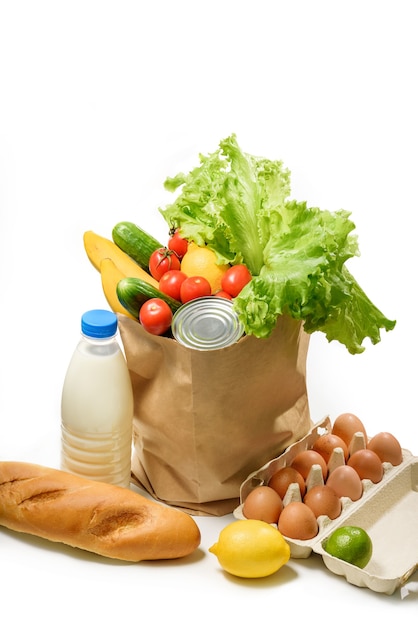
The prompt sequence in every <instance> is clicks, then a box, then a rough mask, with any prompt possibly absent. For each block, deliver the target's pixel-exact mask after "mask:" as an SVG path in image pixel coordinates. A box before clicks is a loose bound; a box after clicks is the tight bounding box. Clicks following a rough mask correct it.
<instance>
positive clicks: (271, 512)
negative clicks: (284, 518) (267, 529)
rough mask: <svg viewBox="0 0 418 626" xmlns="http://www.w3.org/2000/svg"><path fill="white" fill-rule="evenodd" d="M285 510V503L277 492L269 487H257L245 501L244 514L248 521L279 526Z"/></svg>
mask: <svg viewBox="0 0 418 626" xmlns="http://www.w3.org/2000/svg"><path fill="white" fill-rule="evenodd" d="M282 510H283V501H282V499H281V497H280V496H279V494H278V493H277V491H274V489H272V488H271V487H268V486H267V485H260V487H256V488H255V489H253V490H252V491H250V493H249V494H248V496H247V497H246V498H245V500H244V504H243V507H242V512H243V515H244V517H246V518H247V519H257V520H262V521H263V522H267V523H268V524H277V521H278V519H279V517H280V514H281V512H282Z"/></svg>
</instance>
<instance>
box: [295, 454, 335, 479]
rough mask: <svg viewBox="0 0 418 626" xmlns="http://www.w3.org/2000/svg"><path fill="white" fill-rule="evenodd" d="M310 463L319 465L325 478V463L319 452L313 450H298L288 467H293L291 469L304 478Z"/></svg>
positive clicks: (310, 466) (309, 469) (309, 468)
mask: <svg viewBox="0 0 418 626" xmlns="http://www.w3.org/2000/svg"><path fill="white" fill-rule="evenodd" d="M312 465H319V466H320V467H321V470H322V476H323V479H324V480H325V479H326V477H327V473H328V468H327V464H326V463H325V461H324V458H323V457H322V456H321V455H320V454H319V452H315V450H303V451H302V452H299V453H298V454H297V455H296V456H295V458H294V459H293V461H292V462H291V464H290V467H293V469H295V470H296V471H297V472H299V474H300V475H301V476H302V478H303V479H304V480H306V479H307V478H308V476H309V472H310V471H311V468H312Z"/></svg>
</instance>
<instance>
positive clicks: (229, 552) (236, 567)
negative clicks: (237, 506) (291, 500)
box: [209, 519, 290, 578]
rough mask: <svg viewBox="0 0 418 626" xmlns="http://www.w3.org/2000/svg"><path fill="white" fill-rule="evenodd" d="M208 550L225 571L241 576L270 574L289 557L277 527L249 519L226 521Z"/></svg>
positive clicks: (287, 545)
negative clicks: (227, 522) (216, 539)
mask: <svg viewBox="0 0 418 626" xmlns="http://www.w3.org/2000/svg"><path fill="white" fill-rule="evenodd" d="M209 552H211V553H212V554H214V555H215V556H216V557H217V559H218V561H219V564H220V565H221V566H222V568H223V569H224V570H225V571H226V572H229V574H233V575H234V576H240V577H241V578H262V577H264V576H270V575H271V574H274V573H275V572H277V571H278V570H279V569H280V568H281V567H282V566H283V565H285V564H286V563H287V562H288V560H289V558H290V547H289V544H288V543H287V542H286V541H285V539H284V537H283V535H282V534H281V533H280V532H279V531H278V530H277V528H275V527H274V526H272V525H271V524H268V523H267V522H262V521H260V520H250V519H247V520H237V521H236V522H232V523H231V524H228V526H226V527H225V528H224V529H223V530H221V532H220V534H219V538H218V541H217V542H216V543H215V544H214V545H213V546H212V547H211V548H209Z"/></svg>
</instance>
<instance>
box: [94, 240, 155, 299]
mask: <svg viewBox="0 0 418 626" xmlns="http://www.w3.org/2000/svg"><path fill="white" fill-rule="evenodd" d="M83 242H84V249H85V251H86V253H87V256H88V258H89V259H90V261H91V263H92V264H93V266H94V267H95V268H96V270H98V271H99V272H101V267H100V266H101V263H102V261H103V259H111V260H112V261H113V263H114V264H115V266H116V267H117V269H118V270H119V271H120V272H121V273H122V274H123V276H122V278H125V277H131V278H140V279H141V280H144V281H146V282H147V283H149V284H150V285H152V286H153V287H155V288H157V289H158V282H157V281H156V280H155V279H154V278H153V277H152V276H151V275H150V274H148V272H146V271H145V270H143V269H142V267H140V266H139V265H138V263H136V262H135V261H134V260H133V259H132V258H131V257H130V256H129V255H128V254H126V252H124V251H123V250H121V249H120V248H119V247H118V246H117V245H116V244H115V243H114V242H113V241H112V240H111V239H106V237H101V236H100V235H97V234H96V233H95V232H93V231H92V230H88V231H86V232H85V233H84V235H83ZM115 293H116V292H115Z"/></svg>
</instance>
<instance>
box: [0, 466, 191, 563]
mask: <svg viewBox="0 0 418 626" xmlns="http://www.w3.org/2000/svg"><path fill="white" fill-rule="evenodd" d="M0 524H1V525H3V526H5V527H7V528H10V529H11V530H15V531H18V532H23V533H29V534H31V535H36V536H38V537H43V538H44V539H49V540H51V541H56V542H61V543H65V544H67V545H70V546H72V547H76V548H82V549H84V550H88V551H90V552H95V553H96V554H100V555H102V556H106V557H110V558H114V559H122V560H125V561H143V560H157V559H175V558H179V557H182V556H186V555H187V554H191V553H192V552H193V551H194V550H195V549H196V548H197V547H198V546H199V544H200V531H199V528H198V526H197V525H196V523H195V521H194V519H193V518H192V517H191V516H190V515H188V514H187V513H185V512H183V511H179V510H177V509H174V508H169V507H167V506H165V505H163V504H160V503H158V502H155V501H152V500H149V499H147V498H145V497H143V496H141V495H140V494H138V493H136V492H134V491H131V490H130V489H125V488H123V487H116V486H112V485H108V484H105V483H101V482H96V481H93V480H86V479H84V478H78V477H76V476H74V475H72V474H69V473H67V472H63V471H61V470H56V469H51V468H48V467H42V466H40V465H34V464H31V463H21V462H12V461H6V462H0Z"/></svg>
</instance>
